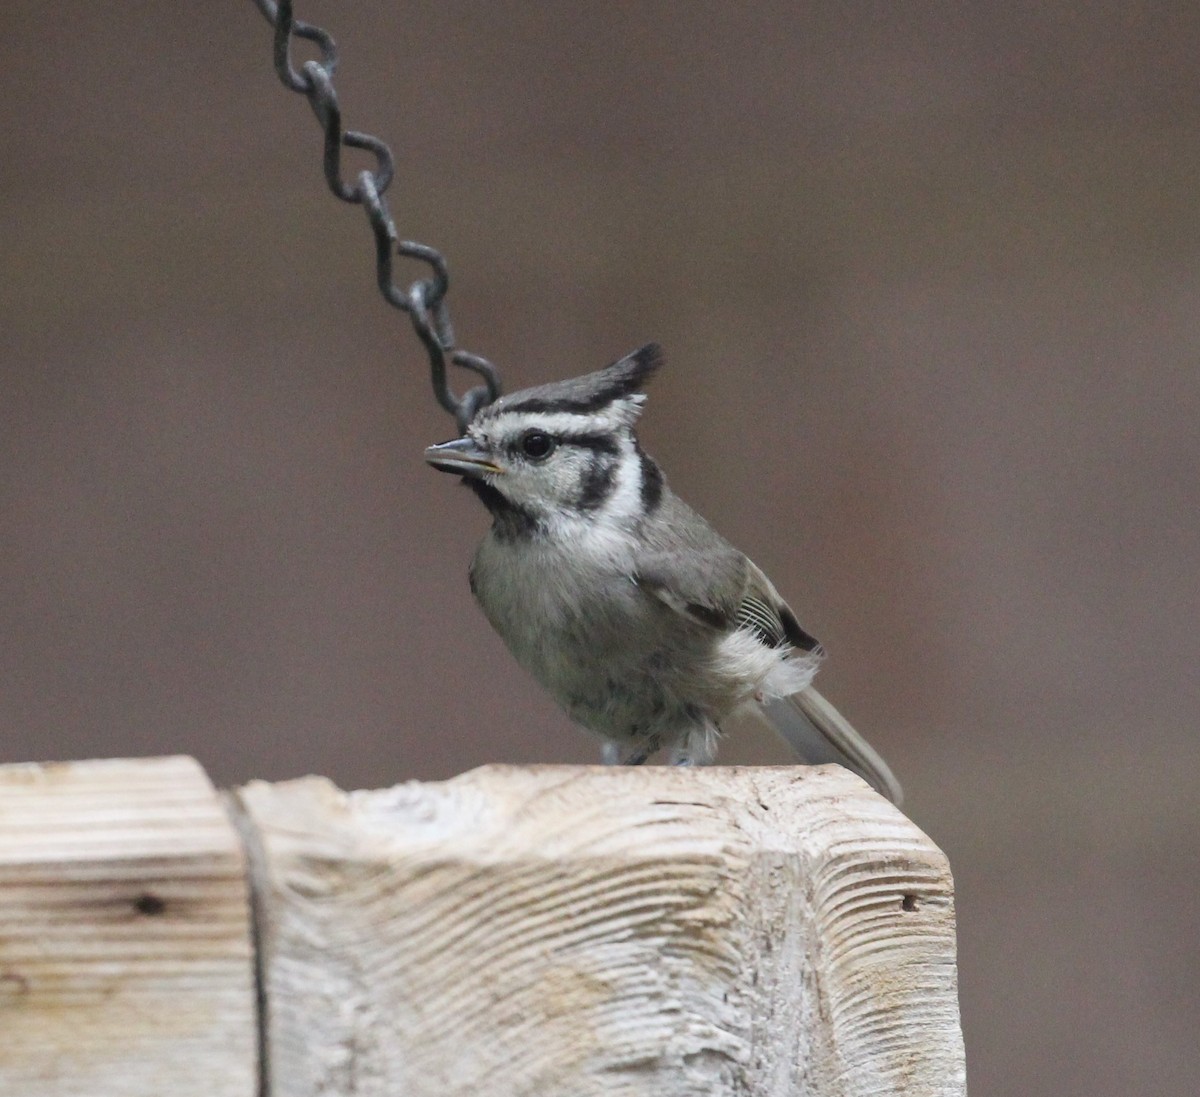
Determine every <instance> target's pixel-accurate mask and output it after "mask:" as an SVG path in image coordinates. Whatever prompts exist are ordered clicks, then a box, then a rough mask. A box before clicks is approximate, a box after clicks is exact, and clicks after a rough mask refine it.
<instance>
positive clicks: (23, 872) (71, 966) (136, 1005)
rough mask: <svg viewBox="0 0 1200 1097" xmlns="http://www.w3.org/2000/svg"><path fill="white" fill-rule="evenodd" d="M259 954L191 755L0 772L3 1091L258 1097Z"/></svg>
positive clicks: (237, 860) (35, 1096)
mask: <svg viewBox="0 0 1200 1097" xmlns="http://www.w3.org/2000/svg"><path fill="white" fill-rule="evenodd" d="M252 961H253V958H252V955H251V947H250V918H249V908H248V905H247V901H246V879H245V862H244V858H243V856H242V850H241V845H240V843H239V842H238V838H237V835H236V833H235V832H234V829H233V827H232V825H231V824H230V822H229V819H228V817H227V816H226V813H225V811H224V810H223V808H222V806H221V803H220V801H219V799H218V797H217V794H216V792H214V790H213V787H212V785H211V784H209V781H208V778H207V777H205V775H204V773H203V771H202V770H201V769H200V767H199V766H198V765H197V764H196V763H195V762H194V761H192V759H190V758H156V759H134V760H129V761H113V762H71V763H62V764H51V765H19V766H0V1094H5V1095H9V1094H11V1095H12V1097H66V1095H68V1094H70V1095H72V1097H152V1095H153V1097H163V1095H164V1094H170V1095H171V1097H193V1095H194V1097H250V1095H251V1094H253V1093H254V1087H255V1079H256V1069H255V1063H256V1057H257V1056H256V1052H257V1032H256V1020H255V1001H254V978H253V962H252Z"/></svg>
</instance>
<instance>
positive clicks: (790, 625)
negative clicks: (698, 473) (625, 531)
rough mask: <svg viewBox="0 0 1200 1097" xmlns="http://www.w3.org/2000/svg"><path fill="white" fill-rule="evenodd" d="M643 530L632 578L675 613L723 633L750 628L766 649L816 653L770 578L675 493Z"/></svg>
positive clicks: (812, 638)
mask: <svg viewBox="0 0 1200 1097" xmlns="http://www.w3.org/2000/svg"><path fill="white" fill-rule="evenodd" d="M662 512H663V513H660V515H658V516H656V517H657V518H658V520H657V521H656V522H655V523H654V525H653V527H651V528H649V529H647V530H646V531H645V534H646V536H645V548H644V549H643V550H642V552H641V553H640V554H639V556H638V559H637V564H636V570H635V573H634V581H635V582H636V583H637V584H638V586H640V587H641V588H642V589H643V590H645V591H646V592H647V593H649V594H652V595H653V596H654V597H656V598H657V599H658V600H659V601H661V602H663V603H664V604H665V605H667V606H670V607H671V609H673V610H675V611H676V612H677V613H681V614H683V615H684V616H686V617H689V618H691V619H692V620H693V621H696V622H699V623H700V624H704V625H707V626H708V627H710V628H714V629H717V630H718V631H721V632H729V631H732V630H733V629H736V628H746V629H749V630H751V631H753V632H755V633H757V634H758V636H759V637H760V639H761V640H762V642H763V643H764V644H766V645H767V646H768V647H773V648H778V647H785V646H790V647H795V648H798V649H799V650H801V651H816V650H817V649H818V648H819V647H820V645H819V644H818V643H817V641H816V639H815V637H813V636H810V635H809V634H808V633H807V632H805V631H804V629H802V628H801V627H800V624H799V622H798V621H797V620H796V616H795V614H794V613H792V611H791V609H789V608H788V605H787V603H786V602H785V601H784V600H783V599H782V598H780V597H779V592H778V591H777V590H776V589H775V587H774V586H773V585H772V584H771V581H770V580H769V579H768V578H767V577H766V576H765V575H764V574H763V573H762V571H761V570H760V569H759V568H758V567H757V566H755V564H754V563H753V562H752V561H751V560H750V559H749V558H748V557H747V556H746V555H745V554H744V553H742V552H739V551H738V550H737V549H736V548H734V547H733V545H731V544H730V543H729V542H728V541H726V540H725V538H724V537H722V536H721V535H720V534H719V533H717V531H716V530H714V529H713V528H712V526H710V525H709V524H708V523H707V522H706V521H705V520H704V519H703V518H701V517H700V515H698V514H697V513H696V512H695V511H694V510H692V509H691V508H690V507H689V506H688V505H687V504H686V503H684V502H683V501H682V500H680V499H679V498H678V497H677V496H671V497H670V499H669V500H664V505H663V507H662Z"/></svg>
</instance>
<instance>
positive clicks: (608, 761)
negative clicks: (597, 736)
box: [600, 739, 621, 766]
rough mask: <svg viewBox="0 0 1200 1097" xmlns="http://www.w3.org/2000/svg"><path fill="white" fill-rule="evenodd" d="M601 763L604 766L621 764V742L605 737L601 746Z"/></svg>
mask: <svg viewBox="0 0 1200 1097" xmlns="http://www.w3.org/2000/svg"><path fill="white" fill-rule="evenodd" d="M600 764H601V765H602V766H619V765H620V764H621V744H620V743H617V742H614V741H613V740H612V739H605V740H604V743H603V745H602V746H601V747H600Z"/></svg>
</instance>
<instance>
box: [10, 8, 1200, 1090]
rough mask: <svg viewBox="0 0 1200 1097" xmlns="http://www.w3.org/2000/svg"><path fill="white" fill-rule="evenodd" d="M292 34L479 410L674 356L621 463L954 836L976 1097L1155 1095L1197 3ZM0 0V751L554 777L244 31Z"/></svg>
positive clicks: (357, 774)
mask: <svg viewBox="0 0 1200 1097" xmlns="http://www.w3.org/2000/svg"><path fill="white" fill-rule="evenodd" d="M298 7H299V14H300V15H301V16H302V17H304V18H310V19H312V20H314V21H316V22H319V23H322V24H324V25H326V26H328V27H330V28H331V29H332V30H333V32H334V33H335V35H336V37H337V38H338V40H339V43H340V44H341V46H342V50H343V56H342V65H341V69H340V72H339V76H338V86H339V89H340V91H341V95H342V101H343V105H344V107H345V109H346V117H347V121H348V123H349V124H350V125H351V126H352V127H358V128H363V129H366V130H368V131H371V132H376V133H379V134H381V135H382V136H384V137H385V138H386V139H387V140H389V141H390V142H392V144H393V146H394V147H395V149H396V151H397V153H398V157H399V172H398V176H399V177H398V180H397V183H396V185H395V186H394V188H393V190H392V191H391V193H390V194H389V200H390V203H391V208H392V211H393V213H394V214H395V215H396V219H397V222H398V224H399V227H400V231H401V233H402V234H404V235H409V236H413V237H416V238H417V239H421V240H425V241H428V242H430V243H433V244H435V245H437V246H439V247H440V248H442V249H443V250H444V251H445V253H446V254H447V256H448V257H449V259H450V262H451V268H452V271H453V274H454V277H455V284H454V287H453V290H452V295H451V301H452V305H453V309H454V313H455V317H456V321H457V325H458V330H459V334H460V337H461V339H462V341H463V343H464V345H466V346H467V347H468V348H470V349H472V350H475V351H478V352H479V353H482V354H486V355H488V356H489V357H491V358H493V359H494V360H495V361H496V362H497V363H498V364H499V365H500V366H501V368H502V370H503V373H504V377H505V380H506V381H507V383H508V385H509V387H512V388H515V387H519V386H521V385H524V384H529V383H534V382H537V381H542V380H547V379H551V378H556V377H561V376H565V375H568V374H571V373H575V372H582V371H584V370H588V369H592V368H596V367H598V366H600V365H603V364H604V363H605V362H607V361H609V360H610V359H612V358H614V357H616V356H618V355H619V354H621V353H624V352H625V351H628V350H630V349H632V348H633V347H635V346H637V345H639V344H640V343H642V342H645V341H648V340H650V339H656V340H658V341H660V342H661V343H662V344H663V345H664V346H665V347H666V350H667V353H668V357H669V361H670V365H669V368H668V370H667V371H666V372H665V373H664V374H663V375H662V376H661V378H660V379H659V380H658V381H657V382H656V383H655V386H654V389H653V392H652V399H651V403H650V405H649V409H648V412H647V414H646V417H645V420H644V427H643V432H642V433H643V438H644V440H645V441H646V443H647V446H648V448H649V449H650V450H651V451H652V452H653V453H654V454H655V455H656V456H657V457H658V458H659V459H660V461H662V463H663V464H664V465H665V466H666V468H667V471H668V474H669V476H670V477H671V480H672V483H673V485H674V486H675V487H676V489H677V490H679V491H680V492H681V493H682V494H683V495H684V496H685V497H687V498H688V499H689V500H690V501H692V502H693V503H694V504H696V505H697V506H698V507H699V509H701V510H702V511H703V512H704V513H705V514H707V515H708V516H709V517H710V518H711V519H712V520H713V521H714V522H715V523H716V525H717V526H718V527H719V528H721V529H722V530H724V531H725V532H726V533H727V534H729V535H730V536H731V537H732V538H733V539H734V540H736V541H737V542H738V543H739V544H740V545H741V546H742V547H743V548H745V549H746V550H747V551H748V552H750V553H751V554H752V555H753V556H754V557H755V558H756V559H757V560H758V562H759V563H761V564H762V565H763V566H764V568H765V569H766V570H767V571H768V572H769V573H770V574H771V575H772V576H773V578H774V579H775V581H776V583H777V584H778V586H779V588H780V589H781V591H782V592H783V593H784V594H785V596H786V597H788V598H789V600H790V601H791V602H792V604H793V605H794V606H795V607H796V609H797V611H798V612H799V614H800V617H801V620H802V621H803V623H804V624H805V625H806V626H807V627H808V628H810V629H811V630H812V631H813V632H815V633H816V634H817V635H818V636H820V637H821V638H822V639H823V640H824V642H825V643H826V645H827V647H828V648H829V649H830V651H831V652H832V657H831V659H830V660H829V662H828V663H827V665H826V669H825V670H824V671H823V673H822V676H821V686H822V689H823V690H824V691H825V692H827V693H828V694H829V695H830V696H831V697H832V698H833V699H834V700H835V701H836V702H837V703H838V704H839V705H840V706H841V707H842V708H843V709H844V710H845V711H846V713H847V714H848V715H849V716H850V717H851V718H852V719H853V720H854V722H855V723H857V724H858V725H859V726H860V727H861V728H862V729H864V730H866V731H868V732H869V733H870V735H871V737H872V739H873V740H874V741H875V742H876V744H877V745H878V746H879V747H880V749H881V750H882V751H883V752H884V754H885V755H886V756H887V757H888V758H889V759H890V760H891V762H892V763H893V765H894V766H895V768H896V770H897V772H898V773H899V775H900V777H901V779H902V780H903V782H904V783H905V786H906V788H907V791H908V795H909V802H908V805H907V806H908V810H909V811H910V813H911V814H912V816H913V818H914V819H916V820H917V821H918V823H920V824H921V826H923V827H924V828H925V829H926V830H927V831H928V832H929V833H930V834H931V835H932V836H933V837H934V838H935V839H936V840H937V841H938V842H939V843H940V844H941V845H942V846H943V848H945V849H946V851H947V852H948V853H949V855H950V858H951V861H952V864H953V866H954V868H955V873H956V878H957V883H958V895H959V920H960V948H961V954H960V958H961V969H960V974H961V992H962V1006H963V1019H964V1025H965V1031H966V1039H967V1050H968V1070H969V1079H970V1084H971V1088H972V1093H973V1095H974V1097H998V1095H1001V1094H1046V1095H1050V1094H1054V1095H1056V1097H1067V1095H1081V1097H1082V1095H1088V1097H1106V1095H1114V1097H1115V1095H1118V1094H1119V1095H1127V1094H1135V1093H1136V1094H1164V1095H1166V1094H1172V1095H1174V1094H1187V1093H1195V1092H1197V1091H1198V1090H1200V1035H1198V1033H1200V990H1198V989H1197V988H1198V986H1200V946H1198V943H1197V940H1198V938H1197V928H1196V925H1197V918H1198V917H1200V900H1198V898H1197V890H1198V888H1200V883H1198V880H1200V840H1198V829H1200V794H1198V793H1197V776H1198V772H1200V744H1198V737H1197V735H1196V717H1197V712H1200V674H1197V671H1196V668H1195V663H1196V656H1195V641H1196V635H1197V624H1198V621H1200V614H1198V611H1200V596H1198V591H1200V582H1198V579H1197V572H1198V568H1197V565H1198V563H1200V518H1198V517H1197V506H1198V504H1200V478H1198V472H1197V470H1198V462H1200V432H1198V430H1197V422H1198V418H1200V370H1198V368H1197V367H1198V365H1200V6H1197V5H1196V4H1195V2H1194V0H1189V2H1169V3H1158V4H1153V5H1138V4H1129V3H1123V4H1116V3H1098V4H1091V5H1086V6H1082V5H1081V6H1076V5H1068V4H1065V3H1058V4H1050V5H1044V4H1024V3H993V4H954V5H950V4H944V5H900V4H884V3H875V4H868V3H840V4H835V3H818V4H796V3H782V2H762V3H757V4H748V5H733V4H715V3H689V4H682V3H638V4H632V3H628V4H581V5H566V4H546V3H540V4H536V3H535V4H529V3H520V4H519V3H510V2H498V0H488V2H487V3H482V2H480V3H472V4H455V3H451V4H446V3H436V4H435V3H432V2H423V3H399V2H397V3H389V4H383V3H357V4H353V5H349V4H335V3H330V2H325V3H319V2H316V0H302V2H301V3H299V5H298ZM5 15H6V19H5V24H6V28H5V29H6V35H5V64H4V66H3V68H0V92H2V94H3V102H4V103H5V112H4V121H3V126H2V130H0V196H2V204H0V368H2V370H3V386H2V389H0V392H2V398H0V423H2V431H0V447H2V455H0V506H2V508H3V510H2V514H3V521H2V522H0V758H2V759H3V760H16V759H49V758H82V757H89V756H95V755H130V754H150V753H172V752H188V753H193V754H195V755H197V756H198V757H199V758H200V759H201V760H202V761H203V762H204V763H205V765H206V766H208V768H209V770H210V772H211V773H212V774H213V776H214V777H215V779H217V780H218V781H220V782H223V783H233V782H240V781H244V780H246V779H248V778H250V777H255V776H262V777H270V778H282V777H288V776H293V775H297V774H303V773H308V772H320V773H325V774H328V775H329V776H331V777H333V778H334V779H335V780H337V781H338V782H340V783H341V784H343V785H345V786H378V785H383V784H389V783H392V782H395V781H399V780H403V779H408V778H440V777H445V776H448V775H450V774H453V773H456V772H458V771H460V770H463V769H466V768H468V767H471V766H474V765H477V764H480V763H483V762H487V761H492V760H502V761H512V762H534V761H555V762H567V761H572V762H578V761H592V760H594V759H595V757H596V751H595V749H594V747H593V745H592V744H591V743H590V742H589V741H588V740H586V739H585V738H584V736H583V735H582V734H581V733H579V732H577V731H575V730H573V729H572V728H570V727H569V726H568V725H567V723H566V721H565V718H563V717H562V716H560V714H559V713H558V711H557V710H556V709H555V708H554V707H553V706H552V704H551V703H550V702H549V701H547V699H546V698H545V697H543V696H542V695H541V693H540V692H539V691H538V689H537V688H536V687H535V686H534V685H533V684H532V682H531V681H530V680H528V679H527V678H526V677H525V676H524V675H523V674H522V673H521V672H519V671H518V670H517V669H516V667H515V666H514V664H513V663H512V662H511V660H510V658H509V657H508V655H507V653H506V652H505V650H504V649H503V647H502V646H501V644H500V643H499V641H498V640H497V639H496V638H495V637H494V636H493V635H492V634H491V632H490V631H489V629H488V627H487V625H486V623H485V622H484V620H483V618H482V616H481V615H480V614H479V613H478V612H477V611H476V609H475V607H474V606H473V604H472V602H471V598H470V595H469V592H468V590H467V583H466V568H467V563H468V560H469V558H470V554H471V551H472V548H473V545H474V543H475V542H476V540H477V539H478V538H479V536H480V535H481V534H482V532H483V530H484V529H485V526H486V518H485V515H484V513H483V511H482V508H480V507H479V506H478V504H477V503H476V502H475V500H474V499H473V498H472V497H470V496H469V494H468V493H466V492H463V491H460V490H458V489H457V488H456V487H455V486H454V484H453V482H452V481H450V480H449V479H448V478H446V477H443V476H439V475H438V474H436V473H434V472H432V471H431V470H429V469H427V468H425V467H424V466H423V465H422V463H421V460H420V454H421V449H422V448H423V447H424V446H425V445H426V444H427V443H429V442H431V441H436V440H441V439H443V438H446V437H449V436H451V434H452V433H453V427H452V424H451V421H450V420H449V418H448V417H446V416H445V415H444V414H443V413H442V412H441V411H440V410H439V409H437V408H436V407H435V405H434V404H433V401H432V398H431V396H430V393H429V386H428V379H427V376H426V372H425V366H424V360H423V357H422V354H421V353H420V351H419V348H418V346H417V344H416V341H415V339H414V338H413V336H412V334H411V332H410V331H409V330H408V328H407V321H406V320H405V319H404V318H403V317H402V316H400V315H399V314H394V313H392V312H391V310H389V309H388V308H387V307H386V306H385V305H384V304H383V303H382V302H381V300H380V299H379V298H378V296H377V294H376V292H375V288H374V284H373V275H372V270H371V244H370V240H369V237H368V234H367V229H366V226H365V223H364V220H363V218H362V215H361V212H360V211H358V210H356V209H353V208H351V207H348V206H345V205H342V204H340V203H338V202H337V201H335V200H334V199H333V198H332V197H331V196H330V195H329V194H328V193H327V192H326V191H325V189H324V184H323V182H322V179H321V173H320V138H319V134H318V131H317V128H316V125H315V123H314V121H313V119H312V117H311V116H310V114H309V111H308V108H307V106H306V105H305V103H304V102H303V100H302V99H301V98H299V97H297V96H293V95H290V94H288V93H286V92H285V91H284V90H283V89H282V87H281V86H280V85H279V84H278V83H277V82H276V79H275V77H274V75H273V73H272V71H271V68H270V52H271V47H270V34H269V30H268V27H267V26H266V24H265V22H264V21H263V20H262V18H261V17H260V16H259V14H258V13H257V11H255V10H254V8H253V6H252V5H251V3H250V2H249V0H243V2H225V3H220V4H216V3H214V4H207V5H181V4H178V3H174V2H168V0H156V2H143V3H126V4H121V5H112V4H94V3H84V2H82V0H74V2H62V3H56V4H46V3H33V2H29V0H8V3H6V5H5ZM405 273H406V274H408V273H409V272H408V271H407V270H406V271H405ZM414 273H415V272H414ZM748 753H749V755H750V756H749V757H747V750H746V749H744V750H742V751H741V752H740V753H739V752H738V751H737V750H736V749H735V750H733V751H731V752H730V754H729V757H730V758H735V757H736V758H738V759H739V760H742V761H753V760H755V754H754V749H749V750H748Z"/></svg>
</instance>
